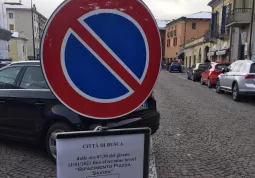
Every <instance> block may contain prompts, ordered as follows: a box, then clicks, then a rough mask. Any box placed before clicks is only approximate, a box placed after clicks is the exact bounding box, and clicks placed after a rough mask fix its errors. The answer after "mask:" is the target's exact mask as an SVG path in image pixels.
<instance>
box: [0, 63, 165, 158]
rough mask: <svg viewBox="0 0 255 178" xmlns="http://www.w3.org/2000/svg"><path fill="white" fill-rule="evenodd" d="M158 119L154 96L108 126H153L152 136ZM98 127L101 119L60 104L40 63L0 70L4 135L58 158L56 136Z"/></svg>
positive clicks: (0, 125) (0, 120)
mask: <svg viewBox="0 0 255 178" xmlns="http://www.w3.org/2000/svg"><path fill="white" fill-rule="evenodd" d="M98 109H99V112H100V108H98ZM159 119H160V114H159V112H158V111H157V108H156V100H155V99H154V97H153V94H152V95H151V96H150V97H149V98H148V99H147V101H146V102H145V103H144V104H143V105H142V106H141V107H140V108H139V109H138V110H136V111H135V112H133V113H131V114H129V115H127V116H124V117H121V118H117V119H114V120H108V121H107V127H108V128H110V129H118V128H135V127H150V128H151V130H152V134H153V133H155V132H156V131H157V129H158V127H159ZM99 125H101V121H100V120H95V119H90V118H86V117H83V116H81V115H78V114H76V113H75V112H73V111H71V110H70V109H68V108H67V107H65V106H64V105H63V104H62V103H60V102H59V100H58V99H57V98H56V97H55V96H54V95H53V93H52V92H51V90H50V89H49V88H48V85H47V83H46V81H45V78H44V76H43V73H42V70H41V66H40V62H39V61H34V62H32V61H30V62H18V63H12V64H10V65H8V66H6V67H3V68H1V69H0V135H1V136H4V137H8V138H11V139H17V140H28V141H33V142H39V143H43V144H44V145H45V147H46V150H47V151H48V153H49V155H50V156H51V157H52V158H53V159H55V158H56V139H55V138H56V137H55V134H56V133H58V132H68V131H86V130H93V129H95V128H96V127H97V126H99Z"/></svg>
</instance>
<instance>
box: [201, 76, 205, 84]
mask: <svg viewBox="0 0 255 178" xmlns="http://www.w3.org/2000/svg"><path fill="white" fill-rule="evenodd" d="M200 84H201V85H204V84H205V82H204V81H203V77H201V80H200Z"/></svg>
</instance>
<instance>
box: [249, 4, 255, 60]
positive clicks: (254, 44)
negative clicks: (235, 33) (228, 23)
mask: <svg viewBox="0 0 255 178" xmlns="http://www.w3.org/2000/svg"><path fill="white" fill-rule="evenodd" d="M251 23H252V24H251V29H250V43H249V47H248V49H249V52H248V53H249V58H248V59H251V60H252V61H254V62H255V1H253V2H252V19H251Z"/></svg>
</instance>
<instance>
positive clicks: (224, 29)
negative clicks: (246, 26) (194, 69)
mask: <svg viewBox="0 0 255 178" xmlns="http://www.w3.org/2000/svg"><path fill="white" fill-rule="evenodd" d="M208 5H209V6H210V7H212V22H211V29H210V37H211V41H210V42H211V43H210V53H209V55H208V58H209V59H210V60H211V61H212V62H215V61H229V60H231V58H230V56H231V50H230V36H231V27H229V26H227V15H228V14H229V13H230V12H231V11H232V9H233V0H211V1H210V2H209V3H208Z"/></svg>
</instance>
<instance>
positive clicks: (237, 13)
mask: <svg viewBox="0 0 255 178" xmlns="http://www.w3.org/2000/svg"><path fill="white" fill-rule="evenodd" d="M251 12H252V9H251V8H236V9H234V10H233V11H231V12H230V13H228V14H227V18H226V24H227V25H229V24H231V23H233V22H237V23H245V22H247V23H250V22H249V18H247V17H249V15H250V14H251ZM246 14H247V15H248V16H247V17H246Z"/></svg>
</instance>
